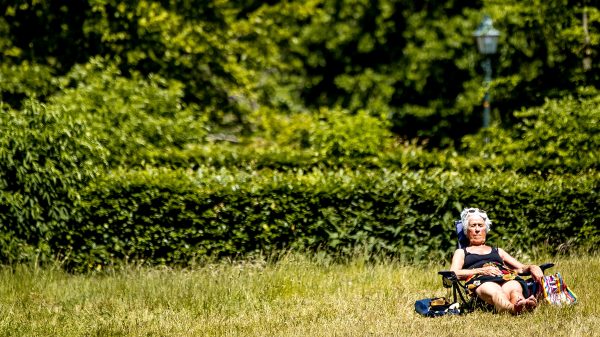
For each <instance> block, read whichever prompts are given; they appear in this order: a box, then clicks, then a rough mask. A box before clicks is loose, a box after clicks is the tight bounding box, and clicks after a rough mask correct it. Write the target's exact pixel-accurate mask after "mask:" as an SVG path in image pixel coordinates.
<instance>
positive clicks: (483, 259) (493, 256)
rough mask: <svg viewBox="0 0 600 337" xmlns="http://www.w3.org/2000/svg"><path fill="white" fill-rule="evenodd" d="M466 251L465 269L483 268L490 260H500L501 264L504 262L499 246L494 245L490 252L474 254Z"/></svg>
mask: <svg viewBox="0 0 600 337" xmlns="http://www.w3.org/2000/svg"><path fill="white" fill-rule="evenodd" d="M463 250H464V251H465V263H464V265H463V269H475V268H481V267H482V266H483V265H484V264H486V263H488V262H498V263H500V264H504V261H502V258H501V257H500V253H498V248H494V247H492V251H491V252H490V253H489V254H472V253H469V252H467V250H466V249H463Z"/></svg>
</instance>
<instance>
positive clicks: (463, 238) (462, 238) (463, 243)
mask: <svg viewBox="0 0 600 337" xmlns="http://www.w3.org/2000/svg"><path fill="white" fill-rule="evenodd" d="M454 226H455V227H456V236H457V237H458V242H457V244H456V246H457V247H458V248H467V246H468V245H469V239H468V238H467V235H466V234H465V232H463V226H462V220H455V221H454Z"/></svg>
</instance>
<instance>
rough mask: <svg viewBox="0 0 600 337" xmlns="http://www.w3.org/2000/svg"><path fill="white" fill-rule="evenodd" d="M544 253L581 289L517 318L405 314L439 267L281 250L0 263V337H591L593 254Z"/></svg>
mask: <svg viewBox="0 0 600 337" xmlns="http://www.w3.org/2000/svg"><path fill="white" fill-rule="evenodd" d="M546 260H548V259H546ZM553 260H554V262H556V264H557V266H556V267H555V268H554V270H553V271H560V272H561V273H562V274H563V275H564V277H565V279H566V281H567V283H568V284H569V285H570V286H571V287H572V288H573V290H574V291H575V292H576V293H577V294H578V295H579V299H580V303H579V304H578V305H576V306H572V307H564V308H556V307H550V306H541V307H540V308H539V309H538V310H536V311H535V312H534V313H532V314H526V315H523V316H520V317H513V316H510V315H497V314H492V313H487V312H476V313H473V314H469V315H465V316H460V317H441V318H435V319H428V318H423V317H420V316H418V315H417V314H416V313H415V312H414V309H413V305H414V302H415V300H417V299H420V298H424V297H432V296H438V295H447V293H446V291H445V290H444V289H443V288H442V286H441V280H440V278H439V277H438V276H437V274H436V272H437V270H439V269H442V268H444V267H443V266H442V267H440V266H435V265H432V266H408V265H403V264H400V263H396V262H380V263H374V264H366V263H363V262H361V261H360V260H356V261H353V262H350V263H347V264H333V263H328V262H326V261H320V260H318V259H310V258H306V257H304V256H298V255H290V256H288V257H286V258H284V259H282V260H281V261H279V262H277V263H265V262H264V261H250V262H241V263H220V264H213V265H207V266H202V267H198V268H194V269H188V270H175V269H170V268H153V269H148V268H134V267H131V268H127V269H125V270H123V271H119V272H114V273H105V274H92V275H70V274H67V273H64V272H62V271H60V270H57V269H41V270H40V269H36V268H28V267H24V266H17V267H13V268H8V267H5V268H3V269H2V270H0V335H2V336H13V335H14V336H49V335H52V336H461V337H462V336H465V335H468V336H490V335H524V336H528V335H543V334H549V335H552V336H594V335H600V318H599V316H598V314H599V313H600V310H599V309H600V304H599V303H600V302H599V301H597V299H596V298H595V294H596V293H597V285H598V284H600V273H599V271H600V258H599V257H596V256H584V257H576V258H575V257H574V258H557V259H553ZM539 262H543V261H539Z"/></svg>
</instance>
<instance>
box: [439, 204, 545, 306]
mask: <svg viewBox="0 0 600 337" xmlns="http://www.w3.org/2000/svg"><path fill="white" fill-rule="evenodd" d="M460 216H461V220H462V223H463V231H464V233H465V234H466V236H467V238H468V239H469V245H468V246H467V247H466V248H464V249H462V248H461V249H457V250H456V251H455V252H454V256H453V257H452V266H451V267H450V269H451V270H452V271H453V272H454V273H455V274H456V276H457V277H458V278H459V279H462V280H465V285H466V286H467V289H469V292H470V293H471V295H475V294H476V295H477V296H478V297H479V298H481V299H482V300H483V301H485V302H486V303H489V304H491V305H493V306H494V307H495V308H496V310H497V311H498V312H510V313H513V314H519V313H521V312H522V311H531V310H533V309H535V307H536V306H537V300H536V298H535V296H534V295H535V294H529V290H528V288H527V284H526V283H525V281H524V280H523V279H522V278H521V277H519V276H518V274H520V273H526V272H528V273H530V274H531V276H532V277H533V279H534V280H535V281H536V282H539V281H540V279H541V278H542V277H543V276H544V274H543V272H542V269H541V268H540V267H539V266H536V265H524V264H522V263H521V262H519V261H517V260H516V259H515V258H514V257H512V256H510V255H509V254H508V253H507V252H505V251H504V250H503V249H501V248H496V247H490V246H487V245H486V244H485V239H486V236H487V233H488V231H489V230H490V225H491V224H492V222H491V220H490V219H489V217H488V216H487V214H486V213H485V211H482V210H480V209H477V208H466V209H464V210H463V211H462V213H461V215H460Z"/></svg>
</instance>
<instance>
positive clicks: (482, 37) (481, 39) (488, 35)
mask: <svg viewBox="0 0 600 337" xmlns="http://www.w3.org/2000/svg"><path fill="white" fill-rule="evenodd" d="M473 36H474V37H475V40H476V41H477V49H478V50H479V53H480V54H482V55H484V56H485V60H483V62H482V63H481V66H482V67H483V71H484V72H485V78H484V86H485V96H484V97H483V127H484V128H486V127H488V126H490V82H491V81H492V60H491V58H490V55H493V54H496V50H497V48H498V37H500V32H499V31H498V30H497V29H495V28H494V26H493V25H492V18H490V17H489V16H488V15H486V16H484V18H483V20H482V21H481V23H480V24H479V27H477V30H476V31H475V32H474V33H473Z"/></svg>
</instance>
